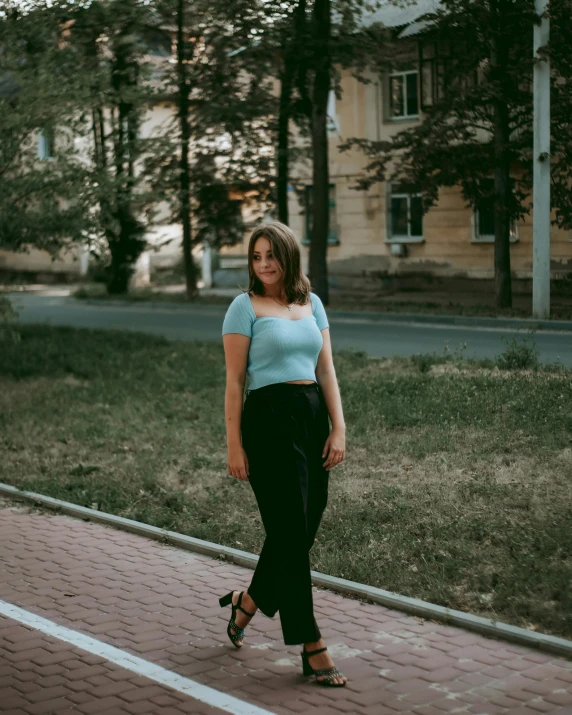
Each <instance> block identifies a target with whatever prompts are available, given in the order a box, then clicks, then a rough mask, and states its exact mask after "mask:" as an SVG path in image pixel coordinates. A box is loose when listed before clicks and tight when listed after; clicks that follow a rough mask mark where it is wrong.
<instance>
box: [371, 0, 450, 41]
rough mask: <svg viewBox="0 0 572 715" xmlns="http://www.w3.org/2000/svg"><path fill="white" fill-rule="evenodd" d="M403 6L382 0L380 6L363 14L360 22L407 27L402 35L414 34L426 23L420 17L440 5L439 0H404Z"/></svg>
mask: <svg viewBox="0 0 572 715" xmlns="http://www.w3.org/2000/svg"><path fill="white" fill-rule="evenodd" d="M405 2H407V4H406V5H404V6H401V7H400V6H399V5H395V4H394V3H392V2H389V0H384V2H383V4H382V6H381V7H379V8H378V9H377V10H375V11H374V12H371V13H366V14H364V16H363V20H362V23H363V25H364V26H365V27H369V25H373V24H374V23H376V22H379V23H381V24H382V25H384V26H385V27H396V28H397V27H404V26H409V27H407V28H406V29H405V30H404V31H403V33H402V36H403V37H405V36H406V35H414V34H417V32H420V31H421V30H422V29H423V28H424V27H426V24H427V23H425V22H424V21H423V20H422V19H421V18H422V17H423V16H424V15H427V14H428V13H430V12H434V11H435V10H437V9H438V8H439V7H440V5H441V0H405Z"/></svg>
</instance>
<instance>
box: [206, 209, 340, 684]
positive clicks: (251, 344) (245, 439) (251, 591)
mask: <svg viewBox="0 0 572 715" xmlns="http://www.w3.org/2000/svg"><path fill="white" fill-rule="evenodd" d="M248 273H249V279H250V280H249V289H248V292H244V293H242V294H240V295H239V296H237V297H236V298H235V299H234V300H233V301H232V303H231V304H230V306H229V308H228V310H227V313H226V315H225V318H224V322H223V328H222V334H223V336H224V337H223V343H224V350H225V361H226V374H227V380H226V393H225V418H226V429H227V447H228V473H229V474H230V475H231V476H233V477H235V478H236V479H240V480H242V481H249V482H250V484H251V486H252V489H253V491H254V495H255V497H256V501H257V503H258V507H259V509H260V515H261V518H262V522H263V524H264V529H265V532H266V539H265V541H264V545H263V548H262V551H261V553H260V557H259V561H258V564H257V566H256V570H255V572H254V575H253V577H252V581H251V584H250V586H249V588H248V590H247V591H244V592H238V591H231V592H230V593H229V594H227V595H226V596H224V597H223V598H221V599H220V601H219V602H220V605H221V606H226V605H228V604H229V603H230V604H232V616H231V619H230V621H229V624H228V627H227V633H228V636H229V638H230V639H231V641H232V642H233V644H234V645H235V646H236V647H241V646H242V641H243V637H244V628H245V627H246V625H247V624H248V623H249V622H250V618H251V617H252V616H253V615H254V614H255V612H256V610H257V609H258V608H259V609H260V610H261V611H262V613H264V614H265V615H267V616H269V617H273V616H274V615H275V614H276V612H277V611H278V612H279V613H280V621H281V625H282V633H283V636H284V643H285V644H286V645H295V644H299V643H303V644H304V645H303V649H302V652H301V656H302V664H303V672H304V675H312V674H314V675H315V676H316V680H317V682H319V683H321V684H323V685H330V686H343V685H345V683H346V681H347V678H346V677H345V676H344V675H343V673H341V672H340V671H339V670H338V669H337V668H336V667H335V665H334V663H333V661H332V659H331V657H330V655H329V653H328V651H327V649H326V647H325V644H324V641H323V639H322V637H321V634H320V631H319V628H318V624H317V623H316V620H315V618H314V613H313V601H312V582H311V576H310V557H309V550H310V548H311V547H312V544H313V543H314V540H315V536H316V532H317V530H318V526H319V524H320V520H321V517H322V513H323V511H324V509H325V506H326V502H327V498H328V478H329V474H328V473H329V470H330V469H331V468H332V467H334V466H336V465H337V464H339V463H340V462H341V461H342V460H343V459H344V455H345V423H344V418H343V414H342V405H341V399H340V392H339V388H338V383H337V378H336V373H335V370H334V365H333V361H332V351H331V345H330V334H329V333H330V331H329V327H328V320H327V317H326V313H325V310H324V306H323V304H322V301H321V300H320V298H319V297H318V296H317V295H315V294H314V293H312V292H311V290H310V282H309V281H308V279H307V278H306V276H305V275H304V274H303V273H302V269H301V261H300V249H299V246H298V242H297V241H296V238H295V236H294V234H293V233H292V231H291V230H290V229H289V228H288V227H287V226H285V225H284V224H282V223H278V222H272V223H267V224H263V225H262V226H260V227H258V228H257V229H256V230H255V231H254V232H253V234H252V235H251V237H250V241H249V244H248ZM246 374H248V377H249V380H250V384H249V390H248V391H247V393H246V400H245V401H244V406H243V391H244V383H245V376H246ZM328 413H329V416H330V418H331V420H332V431H331V432H330V428H329V423H328Z"/></svg>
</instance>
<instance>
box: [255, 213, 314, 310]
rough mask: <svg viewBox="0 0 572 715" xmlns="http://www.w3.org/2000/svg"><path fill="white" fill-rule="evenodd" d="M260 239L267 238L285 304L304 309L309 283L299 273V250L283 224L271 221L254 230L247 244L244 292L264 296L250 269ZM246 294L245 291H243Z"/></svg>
mask: <svg viewBox="0 0 572 715" xmlns="http://www.w3.org/2000/svg"><path fill="white" fill-rule="evenodd" d="M261 236H263V237H264V238H267V239H268V240H269V241H270V245H271V246H272V254H273V255H274V258H275V259H276V262H277V263H278V265H279V266H280V269H281V271H282V282H283V287H284V293H285V295H286V300H287V301H288V303H299V304H300V305H306V303H307V302H308V300H309V299H310V291H311V290H312V286H311V283H310V280H309V279H308V277H307V276H306V275H304V273H303V272H302V259H301V256H300V246H299V244H298V241H297V240H296V236H295V235H294V233H293V231H292V230H291V229H290V228H288V226H286V224H283V223H280V222H279V221H271V222H269V223H263V224H260V225H259V226H257V227H256V228H255V229H254V231H253V232H252V234H251V235H250V240H249V242H248V279H249V280H248V289H247V290H248V291H251V292H252V293H254V294H255V295H260V296H263V295H264V286H263V284H262V281H260V280H259V279H258V278H257V277H256V274H255V273H254V269H253V267H252V264H253V261H254V244H255V243H256V241H257V239H259V238H260V237H261ZM245 292H246V291H245Z"/></svg>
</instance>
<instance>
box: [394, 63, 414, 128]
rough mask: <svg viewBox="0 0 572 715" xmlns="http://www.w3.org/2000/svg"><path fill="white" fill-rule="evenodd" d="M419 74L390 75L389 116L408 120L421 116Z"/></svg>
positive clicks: (395, 73) (400, 73)
mask: <svg viewBox="0 0 572 715" xmlns="http://www.w3.org/2000/svg"><path fill="white" fill-rule="evenodd" d="M418 74H419V73H418V72H417V70H411V71H409V72H392V73H391V74H390V75H389V116H390V118H391V119H407V118H414V117H418V116H419V92H418V83H417V78H418Z"/></svg>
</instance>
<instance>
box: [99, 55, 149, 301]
mask: <svg viewBox="0 0 572 715" xmlns="http://www.w3.org/2000/svg"><path fill="white" fill-rule="evenodd" d="M134 62H135V60H133V57H132V56H131V55H130V50H129V47H128V46H127V47H125V46H121V45H120V46H119V48H118V49H116V52H115V58H114V65H113V69H112V78H111V83H112V87H113V90H114V96H115V101H116V108H117V123H116V126H115V132H114V134H115V142H114V154H115V156H114V164H115V182H116V187H115V197H114V198H115V209H114V211H113V218H114V219H115V221H116V222H117V224H118V226H119V228H118V230H115V231H114V232H113V233H114V235H113V236H110V242H109V248H110V252H111V266H110V272H109V277H108V281H107V290H108V292H109V293H113V294H122V293H127V291H128V289H129V280H130V278H131V276H132V275H133V270H134V266H135V262H136V261H137V259H138V258H139V256H140V255H141V253H142V252H143V250H144V248H145V239H144V228H143V226H142V224H141V223H140V222H139V220H138V219H137V217H136V215H135V212H134V210H133V201H132V192H133V176H132V172H131V169H130V167H131V165H132V163H133V162H134V160H135V157H134V156H132V153H131V152H132V151H133V145H132V141H131V137H133V136H135V134H136V132H137V126H138V119H137V116H136V111H137V110H136V108H135V107H134V105H133V103H132V102H131V101H129V100H128V99H125V98H126V97H129V95H130V93H131V92H132V91H133V89H134V87H135V85H136V84H137V72H136V68H134V67H133V64H134ZM130 69H131V70H132V71H131V72H130V71H129V70H130Z"/></svg>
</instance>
